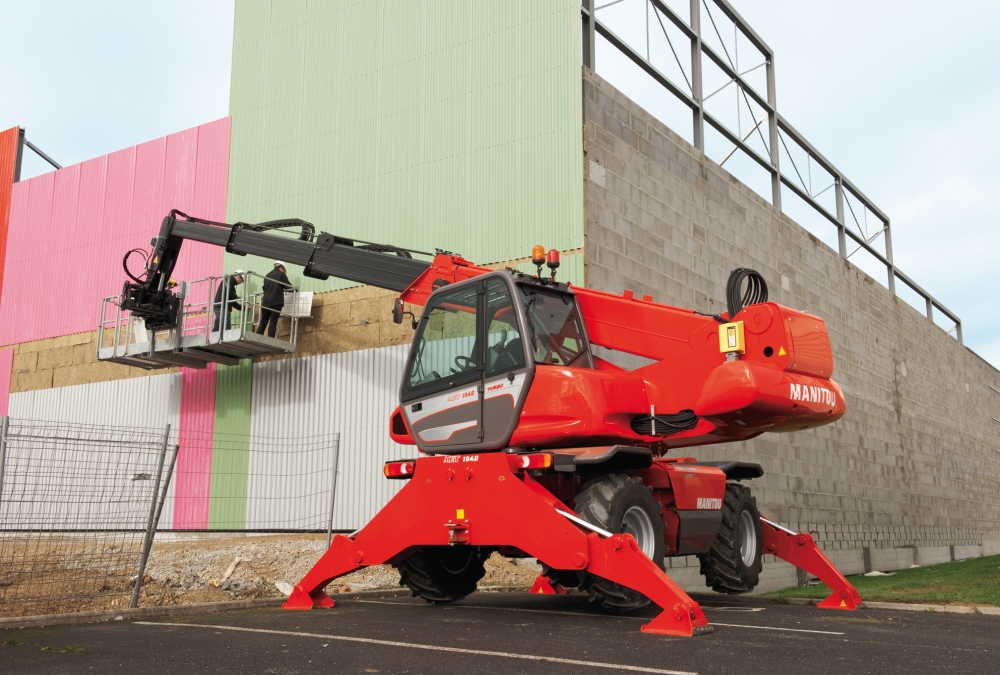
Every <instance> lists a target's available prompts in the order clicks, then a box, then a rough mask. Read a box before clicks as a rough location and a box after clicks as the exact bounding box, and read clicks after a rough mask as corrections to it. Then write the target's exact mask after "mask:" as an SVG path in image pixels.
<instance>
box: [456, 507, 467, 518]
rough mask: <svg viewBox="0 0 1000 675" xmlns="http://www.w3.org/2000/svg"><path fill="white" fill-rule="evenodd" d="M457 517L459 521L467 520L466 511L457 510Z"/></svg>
mask: <svg viewBox="0 0 1000 675" xmlns="http://www.w3.org/2000/svg"><path fill="white" fill-rule="evenodd" d="M455 517H456V518H458V519H459V520H464V519H465V509H456V511H455Z"/></svg>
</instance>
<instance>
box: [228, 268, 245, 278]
mask: <svg viewBox="0 0 1000 675" xmlns="http://www.w3.org/2000/svg"><path fill="white" fill-rule="evenodd" d="M244 275H246V272H244V271H243V270H236V271H235V272H233V273H232V274H231V275H229V276H233V277H242V276H244Z"/></svg>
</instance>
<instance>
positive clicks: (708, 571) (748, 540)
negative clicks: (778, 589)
mask: <svg viewBox="0 0 1000 675" xmlns="http://www.w3.org/2000/svg"><path fill="white" fill-rule="evenodd" d="M763 548H764V547H763V543H762V540H761V532H760V512H759V511H758V510H757V500H756V499H754V498H753V497H752V496H751V495H750V490H749V488H746V487H743V486H742V485H739V484H738V483H729V484H727V485H726V497H725V499H724V500H723V502H722V525H720V526H719V533H718V534H717V535H716V537H715V543H714V544H712V548H711V549H709V550H708V552H707V553H699V554H698V559H699V560H701V573H702V575H704V577H705V585H706V586H709V587H710V588H711V589H712V590H713V591H715V592H716V593H728V594H730V595H735V594H738V593H748V592H749V591H752V590H753V589H754V588H755V587H756V586H757V583H758V582H759V581H760V569H761V556H762V554H763Z"/></svg>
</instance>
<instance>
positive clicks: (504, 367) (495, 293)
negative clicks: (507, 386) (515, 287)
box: [486, 279, 525, 377]
mask: <svg viewBox="0 0 1000 675" xmlns="http://www.w3.org/2000/svg"><path fill="white" fill-rule="evenodd" d="M486 322H487V326H486V346H487V349H486V377H490V376H491V375H501V374H504V373H508V372H510V371H512V370H518V369H519V368H524V365H525V359H524V342H523V340H522V339H521V330H520V328H519V327H518V324H517V315H516V314H515V312H514V302H513V300H512V299H511V296H510V289H509V288H508V287H507V284H505V283H504V282H503V281H502V280H501V279H490V281H489V282H487V284H486Z"/></svg>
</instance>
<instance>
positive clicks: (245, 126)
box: [0, 0, 1000, 587]
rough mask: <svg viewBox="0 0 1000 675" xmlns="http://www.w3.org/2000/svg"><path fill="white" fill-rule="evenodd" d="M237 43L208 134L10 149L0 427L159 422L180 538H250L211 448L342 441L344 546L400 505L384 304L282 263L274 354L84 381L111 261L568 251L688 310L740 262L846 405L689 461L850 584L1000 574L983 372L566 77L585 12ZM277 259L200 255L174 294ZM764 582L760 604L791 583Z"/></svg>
mask: <svg viewBox="0 0 1000 675" xmlns="http://www.w3.org/2000/svg"><path fill="white" fill-rule="evenodd" d="M234 30H235V34H234V47H233V71H232V87H231V99H230V116H229V117H227V118H224V119H222V120H217V121H214V122H209V123H206V124H204V125H202V126H199V127H196V128H194V129H189V130H186V131H181V132H178V133H176V134H172V135H170V136H167V137H164V138H161V139H156V140H154V141H150V142H148V143H144V144H142V145H139V146H135V147H133V148H127V149H125V150H121V151H119V152H116V153H112V154H110V155H107V156H104V157H100V158H96V159H93V160H89V161H87V162H84V163H82V164H79V165H75V166H72V167H66V168H64V169H61V170H59V171H55V172H52V173H49V174H45V175H42V176H38V177H37V178H32V179H30V180H25V181H21V182H18V183H13V171H12V170H9V171H8V169H7V167H8V163H9V162H10V161H11V157H12V156H13V155H12V153H13V152H14V143H15V142H16V132H17V129H16V128H15V129H13V130H9V131H7V132H3V133H2V134H0V264H2V266H0V274H2V276H0V283H2V286H0V345H4V346H3V347H2V348H0V413H4V412H7V413H9V414H10V415H11V416H14V417H19V418H26V419H27V418H34V419H71V420H72V421H84V422H87V421H99V422H102V423H114V424H125V425H137V426H158V425H162V424H164V423H167V422H169V423H171V424H172V425H173V426H174V428H175V429H176V430H177V438H178V444H179V446H180V448H181V450H180V455H179V458H178V465H177V470H176V471H177V473H176V480H175V482H174V484H173V485H172V487H171V490H172V492H171V498H172V502H171V504H172V505H173V507H172V511H171V513H170V514H169V516H168V518H169V520H167V521H164V522H165V524H168V525H169V526H171V527H173V528H176V529H192V530H211V529H240V528H244V527H253V524H254V522H255V516H254V514H255V513H256V512H257V511H259V509H260V504H258V503H257V501H258V500H259V499H264V498H265V496H264V495H260V494H257V493H255V491H254V481H253V476H254V475H255V473H258V472H261V471H266V470H267V468H266V467H251V466H250V465H249V460H248V457H247V454H246V452H244V451H243V450H241V449H240V447H237V446H233V444H232V443H229V442H223V439H231V438H234V437H238V436H241V435H254V436H265V437H275V438H278V437H282V436H289V435H293V436H294V435H301V436H307V435H311V434H313V435H314V434H323V433H330V432H339V433H340V434H341V437H340V438H341V478H340V486H339V488H338V493H337V503H336V505H335V509H334V513H335V521H334V527H335V529H341V530H353V529H355V528H357V527H360V526H361V525H363V524H364V523H365V522H366V521H367V520H368V519H369V518H371V516H372V515H374V513H375V512H376V511H377V510H378V509H379V508H380V506H381V505H382V504H384V503H385V502H386V501H387V500H388V499H389V498H390V497H391V496H392V494H393V491H394V490H395V489H396V487H397V484H396V483H395V482H391V481H385V480H384V479H383V478H382V476H381V471H380V466H381V464H382V463H383V462H384V461H386V460H389V459H399V458H404V457H406V456H409V455H410V454H412V449H411V448H408V447H403V446H398V445H396V444H394V443H393V442H392V441H391V440H390V439H389V437H388V433H387V424H388V417H389V414H390V412H391V411H392V409H393V408H394V407H395V405H396V398H397V390H398V383H399V381H400V378H401V373H402V368H403V364H404V361H405V358H406V354H407V349H408V345H409V342H410V340H411V338H412V331H411V329H410V328H409V326H408V325H407V324H405V323H404V324H403V325H397V324H394V323H393V322H392V321H391V317H390V309H391V305H392V301H393V297H394V296H393V294H391V293H388V292H385V291H381V290H378V289H374V288H371V287H359V286H351V285H349V284H347V283H345V282H343V281H337V280H334V279H330V280H328V281H317V280H315V279H310V278H306V277H303V276H302V275H301V274H300V271H299V270H289V276H290V278H291V280H292V282H293V283H295V284H296V285H297V286H299V287H300V288H302V289H304V290H311V291H314V292H315V293H316V295H315V296H314V305H313V312H312V318H310V319H304V320H302V321H301V322H300V324H299V331H300V334H299V340H298V345H297V349H296V353H295V354H293V355H290V356H288V357H268V358H265V359H260V360H258V361H256V362H251V361H249V360H246V361H243V362H241V364H240V365H238V366H223V365H220V366H215V365H214V364H213V365H210V366H209V367H207V368H206V369H204V370H192V369H187V368H181V369H178V370H169V371H152V372H150V371H144V370H141V369H138V368H130V367H127V366H122V365H117V364H111V363H101V362H97V361H96V358H95V353H96V344H95V340H96V331H95V329H96V325H95V321H96V315H97V308H98V304H99V302H100V300H101V298H102V297H105V296H108V295H114V294H116V293H117V292H118V291H119V290H120V288H121V284H122V283H123V281H124V275H123V273H122V271H121V264H120V256H121V255H123V254H124V253H125V252H126V251H127V250H129V249H131V248H135V247H143V246H145V245H146V244H147V243H148V240H149V238H150V237H151V236H153V234H154V233H155V232H156V231H157V230H158V228H159V225H160V221H161V219H162V218H163V216H164V215H165V214H166V213H167V212H168V211H169V210H170V209H172V208H177V209H180V210H181V211H184V212H186V213H189V214H192V215H198V216H201V217H205V218H208V219H212V220H225V221H226V222H236V221H238V220H242V221H247V222H261V221H265V220H270V219H275V218H289V217H297V218H302V219H304V220H307V221H309V222H312V223H315V224H316V226H317V228H318V229H319V230H323V231H328V232H331V233H334V234H337V235H339V236H344V237H350V238H353V239H360V240H365V241H374V242H379V243H390V244H394V245H397V246H403V247H408V248H413V249H417V250H434V249H435V248H441V249H447V250H451V251H455V252H457V253H460V254H462V255H463V256H465V257H467V258H469V259H471V260H474V261H476V262H477V263H479V264H497V265H512V266H520V267H522V268H524V269H527V267H528V263H527V261H526V260H525V258H526V256H527V254H528V253H529V252H530V249H531V246H532V245H533V244H535V243H542V244H544V245H545V247H546V248H550V247H554V248H558V249H560V250H561V251H562V252H563V258H562V260H563V265H562V268H561V269H560V277H561V278H562V279H563V280H566V281H571V282H573V283H575V284H578V285H587V286H590V287H593V288H597V289H600V290H607V291H612V292H621V291H622V290H624V289H626V288H628V289H632V290H634V291H636V292H637V293H641V294H650V295H652V296H653V297H654V299H655V300H657V301H660V302H666V303H668V304H675V305H678V306H683V307H691V308H695V309H699V310H701V311H719V310H720V309H721V307H722V305H723V304H724V289H725V282H726V278H727V277H728V273H729V271H730V270H731V269H733V268H736V267H752V268H755V269H757V270H759V271H761V272H762V273H763V274H764V276H765V277H766V278H767V279H768V281H769V282H771V288H772V298H773V299H775V300H777V301H778V302H781V303H784V304H787V305H791V306H794V307H799V308H802V309H806V310H808V311H810V312H815V313H816V314H819V315H820V316H822V317H823V318H824V319H825V320H826V322H827V325H828V327H829V329H830V333H831V340H832V343H833V348H834V354H835V360H836V368H837V371H836V373H835V378H836V379H837V380H838V382H839V383H840V384H841V385H842V387H843V389H844V392H845V395H846V398H847V406H848V412H847V414H846V415H845V417H844V418H843V419H842V420H840V421H839V422H837V423H836V424H833V425H830V426H827V427H822V428H820V429H816V430H812V431H809V432H799V433H794V434H771V435H764V436H762V437H760V438H758V439H755V440H753V441H750V442H746V443H740V444H729V445H724V446H713V447H708V448H697V449H694V450H692V451H690V452H687V454H694V455H696V456H698V457H699V458H701V459H706V460H710V459H721V458H724V457H726V458H738V459H751V460H753V461H758V462H760V463H761V464H762V465H763V467H764V470H765V476H764V478H762V479H760V480H759V481H757V485H756V487H755V492H756V494H757V497H758V504H759V506H760V507H761V510H762V511H763V512H764V513H766V514H767V515H768V516H769V517H771V518H772V519H775V520H778V521H780V522H783V523H786V524H788V525H789V526H790V527H792V528H793V529H800V530H805V531H810V532H813V533H814V534H815V535H816V537H817V539H818V541H819V542H820V544H821V546H823V547H824V549H825V550H827V552H828V553H829V554H830V555H831V556H832V557H834V559H835V562H837V563H838V564H839V565H841V566H842V568H843V569H844V571H845V572H849V573H850V572H857V571H864V570H870V569H893V568H898V567H903V566H908V565H910V564H913V563H920V564H923V563H927V562H932V561H938V560H944V559H956V558H961V557H969V556H973V555H983V554H989V553H996V552H1000V526H998V525H997V523H998V521H1000V496H998V495H1000V491H998V487H1000V459H998V458H1000V454H997V448H1000V431H998V427H1000V425H995V424H991V421H990V414H989V410H990V409H992V408H996V405H997V401H996V400H994V399H993V398H991V397H992V396H993V393H992V391H991V389H990V387H991V386H992V387H994V388H998V389H1000V374H998V373H997V371H996V370H995V369H994V368H992V367H991V366H990V365H988V364H987V363H985V362H984V361H982V360H981V359H979V358H978V357H977V356H976V355H975V354H974V353H972V352H971V351H969V350H968V349H966V348H965V347H963V346H962V345H961V344H959V343H958V342H957V341H955V340H953V339H951V338H950V337H948V336H947V335H946V334H945V333H944V332H943V331H942V330H941V329H939V328H938V327H937V326H935V325H934V324H933V323H932V322H930V321H928V320H927V319H926V318H925V317H922V316H921V315H920V314H919V313H917V312H916V311H915V310H913V309H912V308H911V307H910V306H909V305H907V304H906V303H904V302H902V301H900V300H899V299H898V298H897V297H895V296H894V295H893V294H892V293H890V292H889V291H888V290H887V289H886V288H884V287H883V286H882V285H880V284H878V283H876V282H874V281H873V280H872V279H871V278H870V277H868V276H867V275H866V274H865V273H864V272H862V271H860V270H859V269H858V268H856V267H854V266H853V265H851V264H850V263H847V262H846V261H844V260H843V259H841V258H840V257H839V256H838V255H837V253H836V252H835V251H833V250H832V249H830V248H828V247H827V246H826V245H824V244H823V243H821V242H820V241H819V240H817V239H816V238H815V237H814V236H812V235H810V234H809V233H808V232H807V231H806V230H804V229H803V228H801V227H799V226H798V225H797V224H796V223H794V222H792V221H791V220H790V219H789V218H788V217H787V216H784V215H783V214H782V213H781V212H780V210H776V209H774V208H773V207H772V206H771V205H770V204H768V203H767V202H766V201H765V200H763V199H761V198H760V197H759V196H758V195H757V194H756V193H755V192H754V191H753V190H751V189H750V188H748V187H746V186H745V185H743V184H741V183H740V182H739V181H737V180H736V179H735V178H733V177H732V176H731V175H730V174H728V173H727V172H726V171H725V170H724V169H722V168H721V167H720V166H719V165H717V164H716V163H715V162H713V161H712V160H710V159H708V158H707V157H706V156H705V155H704V154H703V153H701V152H699V151H698V150H697V149H695V148H694V147H692V146H691V145H690V144H688V143H687V142H685V141H684V140H683V139H682V138H681V137H680V136H678V135H677V134H676V133H674V132H672V131H671V130H670V129H668V128H667V127H666V126H664V125H663V124H662V123H661V122H659V121H658V120H657V119H656V118H655V117H654V116H652V115H651V114H649V113H648V112H647V111H645V110H643V109H642V108H641V107H640V106H638V105H637V104H635V103H634V102H632V101H630V100H629V99H628V98H627V97H625V96H624V95H623V94H622V93H621V92H620V91H618V90H616V89H615V88H614V87H613V86H612V85H611V84H609V83H608V82H606V81H604V80H603V79H601V78H600V77H598V76H597V75H595V74H594V73H593V72H592V71H590V70H589V69H587V68H583V69H582V70H581V66H580V53H581V31H580V5H579V2H578V0H558V1H554V2H546V3H538V2H531V1H530V0H517V1H514V2H506V3H457V4H456V3H450V2H445V1H444V0H437V1H433V2H426V3H420V5H419V7H417V6H412V7H411V6H409V5H405V4H399V3H386V2H382V1H380V0H354V1H352V2H348V1H346V0H345V1H343V2H330V3H281V5H280V7H279V6H278V3H273V4H272V3H271V2H266V1H264V0H256V1H253V2H251V1H249V0H246V1H244V0H240V1H238V2H237V5H236V20H235V29H234ZM12 138H13V139H14V140H13V141H12V140H11V139H12ZM11 167H12V164H11ZM5 172H6V173H5ZM270 267H271V264H270V261H268V260H262V259H254V258H241V257H238V256H233V255H230V254H225V253H223V251H222V250H221V249H218V248H212V247H208V246H205V245H199V244H190V243H189V244H187V245H185V248H184V251H183V253H182V256H181V259H180V261H179V264H178V267H177V270H176V271H175V276H177V277H178V278H182V279H188V280H194V279H198V278H203V277H206V276H212V275H218V274H221V273H223V272H227V273H228V272H232V271H233V270H235V269H237V268H243V269H250V270H254V271H258V272H260V273H264V272H266V271H268V270H269V269H270ZM608 357H609V358H612V359H614V358H615V357H614V355H608ZM622 363H623V365H627V361H622ZM8 378H9V381H8ZM8 392H9V394H8ZM991 406H992V408H991ZM205 438H209V439H215V440H214V441H213V442H203V439H205ZM196 439H201V440H200V441H198V442H195V441H196ZM223 476H224V477H225V480H224V481H223V480H222V478H221V477H223ZM234 486H235V487H234ZM223 491H225V494H226V497H225V499H222V493H223ZM233 494H236V495H238V496H237V498H236V499H235V500H234V498H233V497H232V495H233ZM676 563H677V565H678V566H679V567H683V569H680V568H678V569H676V570H675V571H674V574H675V576H677V577H678V578H679V579H680V580H681V581H682V582H683V583H684V584H685V585H688V586H691V587H696V586H698V585H699V583H698V579H697V575H696V570H695V569H693V568H687V567H686V565H687V561H686V560H683V559H682V560H679V561H676ZM770 569H771V570H772V571H771V572H769V574H770V575H771V577H769V581H767V582H766V584H765V585H767V584H770V585H771V586H781V585H787V584H788V583H795V580H796V577H795V573H794V571H793V570H791V568H789V567H787V566H782V565H773V566H771V567H770Z"/></svg>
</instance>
